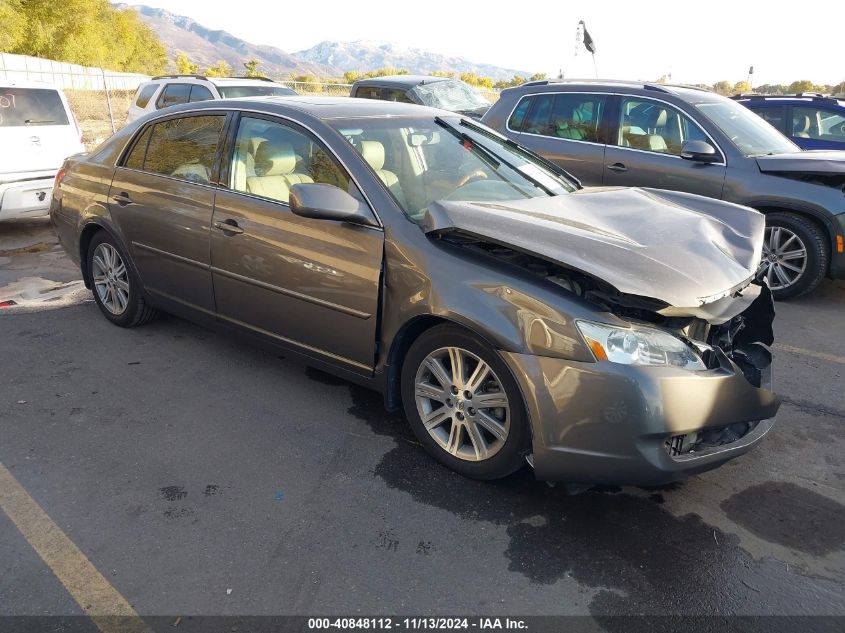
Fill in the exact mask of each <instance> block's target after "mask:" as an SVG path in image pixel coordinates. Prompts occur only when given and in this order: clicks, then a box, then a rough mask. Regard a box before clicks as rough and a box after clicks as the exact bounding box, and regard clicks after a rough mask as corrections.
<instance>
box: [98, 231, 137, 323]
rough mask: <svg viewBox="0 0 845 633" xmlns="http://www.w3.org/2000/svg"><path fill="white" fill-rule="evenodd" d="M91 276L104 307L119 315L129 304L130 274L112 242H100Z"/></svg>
mask: <svg viewBox="0 0 845 633" xmlns="http://www.w3.org/2000/svg"><path fill="white" fill-rule="evenodd" d="M91 277H92V279H93V281H94V288H95V290H96V291H97V296H98V297H99V298H100V302H101V303H102V305H103V307H104V308H105V309H106V310H108V311H109V312H111V313H112V314H114V315H115V316H119V315H121V314H123V312H124V311H125V310H126V307H127V306H128V305H129V293H130V287H129V275H128V271H127V270H126V264H124V262H123V259H122V258H121V257H120V254H119V253H118V252H117V250H116V249H115V248H114V247H113V246H111V245H110V244H106V243H103V244H100V245H99V246H97V248H96V250H95V251H94V256H93V257H92V258H91Z"/></svg>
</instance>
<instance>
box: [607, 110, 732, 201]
mask: <svg viewBox="0 0 845 633" xmlns="http://www.w3.org/2000/svg"><path fill="white" fill-rule="evenodd" d="M618 99H619V106H618V108H616V109H615V112H616V113H617V116H616V121H615V123H616V124H615V125H614V126H613V129H612V130H611V132H610V135H611V137H610V142H609V143H608V145H607V151H606V152H605V158H604V162H605V164H604V184H605V185H608V186H620V187H654V188H657V189H671V190H674V191H686V192H689V193H695V194H698V195H702V196H708V197H710V198H721V197H722V189H723V187H724V183H725V169H726V167H725V160H724V153H722V152H721V150H720V149H719V147H718V146H717V145H716V142H715V141H714V140H713V139H712V138H710V136H709V135H708V134H707V133H706V132H705V131H704V130H703V129H702V128H701V126H700V125H698V123H696V122H695V121H694V120H693V119H692V118H691V117H689V116H688V115H687V114H686V113H684V112H682V111H681V110H680V109H678V108H676V107H675V106H673V105H671V104H669V103H666V102H664V101H659V100H656V99H649V98H647V97H633V96H620V97H618ZM688 140H700V141H706V142H707V143H709V144H710V145H713V146H714V148H715V149H716V151H718V152H720V154H721V157H722V160H721V161H720V162H718V163H709V164H708V163H700V162H694V161H689V160H685V159H683V158H681V146H682V145H683V143H684V142H685V141H688Z"/></svg>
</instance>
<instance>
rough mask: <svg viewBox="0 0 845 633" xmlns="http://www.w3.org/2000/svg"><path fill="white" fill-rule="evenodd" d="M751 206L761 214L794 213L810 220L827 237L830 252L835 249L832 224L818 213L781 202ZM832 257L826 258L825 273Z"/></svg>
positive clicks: (827, 271)
mask: <svg viewBox="0 0 845 633" xmlns="http://www.w3.org/2000/svg"><path fill="white" fill-rule="evenodd" d="M750 206H751V207H752V208H754V209H756V210H757V211H759V212H760V213H762V214H763V215H769V214H770V213H789V214H792V215H795V216H797V217H799V218H801V219H803V220H807V221H808V222H811V223H812V224H813V225H814V226H815V227H816V228H818V229H819V230H820V231H821V232H822V234H823V235H824V236H825V237H826V238H827V243H828V247H829V248H830V251H829V252H831V253H833V252H834V251H835V249H836V231H835V230H834V228H833V226H832V225H831V224H830V222H829V221H827V220H826V219H825V218H824V217H822V216H821V215H819V214H818V213H814V212H812V211H807V210H806V209H797V208H795V207H791V206H789V205H782V204H766V203H761V204H752V205H750ZM831 261H832V258H828V262H827V270H825V271H824V273H825V275H828V274H830V265H831Z"/></svg>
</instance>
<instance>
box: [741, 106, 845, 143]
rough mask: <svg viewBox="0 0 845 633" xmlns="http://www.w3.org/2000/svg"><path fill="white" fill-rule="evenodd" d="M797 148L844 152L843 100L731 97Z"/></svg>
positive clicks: (844, 110) (844, 122)
mask: <svg viewBox="0 0 845 633" xmlns="http://www.w3.org/2000/svg"><path fill="white" fill-rule="evenodd" d="M732 98H733V99H734V100H735V101H737V102H739V103H741V104H742V105H744V106H745V107H746V108H748V109H749V110H751V111H752V112H753V113H754V114H756V115H758V116H760V117H762V118H763V119H764V120H766V121H768V122H769V123H770V124H771V125H772V126H773V127H774V128H775V129H776V130H777V131H778V132H781V133H782V134H785V135H786V136H788V137H789V138H790V139H792V141H793V142H794V143H795V144H796V145H798V146H799V147H800V148H801V149H838V150H845V99H837V98H836V97H829V96H824V95H821V94H815V93H807V92H804V93H801V94H797V95H763V94H740V95H735V96H734V97H732Z"/></svg>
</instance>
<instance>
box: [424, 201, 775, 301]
mask: <svg viewBox="0 0 845 633" xmlns="http://www.w3.org/2000/svg"><path fill="white" fill-rule="evenodd" d="M764 224H765V222H764V219H763V215H762V214H760V213H758V212H756V211H754V210H752V209H749V208H747V207H742V206H739V205H735V204H730V203H727V202H720V201H718V200H713V199H711V198H703V197H701V196H695V195H691V194H685V193H678V192H674V191H662V190H657V189H628V188H591V189H581V190H579V191H577V192H575V193H571V194H567V195H561V196H555V197H548V198H532V199H527V200H514V201H507V202H448V201H440V202H436V203H434V204H432V205H431V206H430V207H429V210H428V212H427V214H426V216H425V217H424V218H423V221H422V226H423V230H424V231H425V232H426V233H427V234H429V235H446V234H449V233H455V232H457V233H462V234H464V235H469V236H473V237H476V238H481V239H485V240H488V241H491V242H495V243H498V244H502V245H505V246H509V247H511V248H514V249H516V250H519V251H522V252H526V253H531V254H533V255H536V256H538V257H542V258H544V259H547V260H549V261H552V262H555V263H557V264H560V265H562V266H565V267H568V268H572V269H575V270H579V271H582V272H584V273H587V274H588V275H592V276H593V277H596V278H598V279H601V280H603V281H605V282H607V283H609V284H610V285H612V286H614V287H615V288H616V289H617V290H618V291H619V292H622V293H626V294H632V295H639V296H643V297H649V298H653V299H657V300H659V301H663V302H665V303H667V304H669V305H672V306H676V307H698V306H701V305H703V304H705V303H709V302H711V301H715V300H716V299H719V298H721V297H724V296H726V295H728V294H730V293H731V292H732V291H734V290H736V289H738V288H741V287H743V286H745V285H746V284H747V283H748V282H749V281H750V279H751V277H752V276H753V275H754V273H755V271H756V269H757V265H758V263H759V261H760V253H761V250H762V245H763V232H764Z"/></svg>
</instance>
